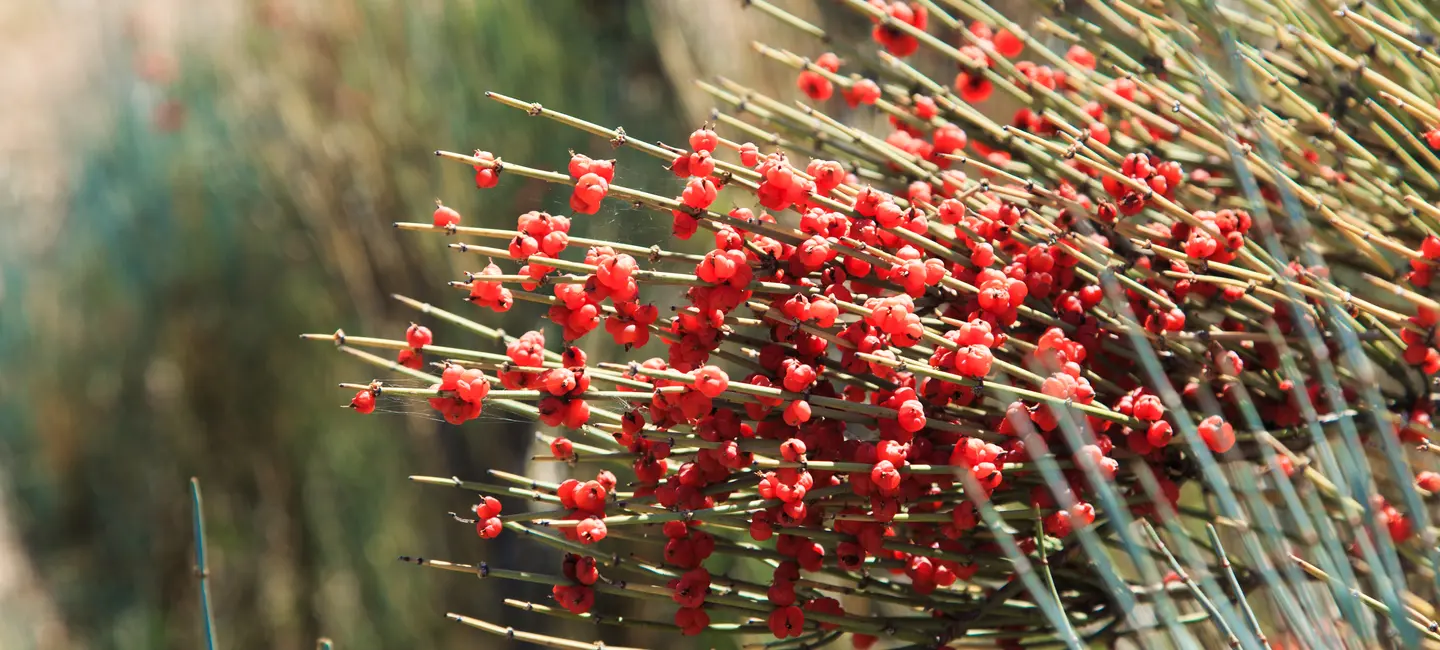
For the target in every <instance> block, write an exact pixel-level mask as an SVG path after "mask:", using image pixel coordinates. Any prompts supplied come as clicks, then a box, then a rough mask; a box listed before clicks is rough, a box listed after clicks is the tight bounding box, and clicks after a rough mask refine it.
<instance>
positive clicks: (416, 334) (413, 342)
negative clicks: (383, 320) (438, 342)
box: [405, 323, 434, 348]
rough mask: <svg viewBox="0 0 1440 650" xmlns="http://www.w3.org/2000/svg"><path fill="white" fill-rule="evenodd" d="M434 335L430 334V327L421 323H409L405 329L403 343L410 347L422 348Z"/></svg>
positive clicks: (428, 343)
mask: <svg viewBox="0 0 1440 650" xmlns="http://www.w3.org/2000/svg"><path fill="white" fill-rule="evenodd" d="M433 340H434V337H433V336H432V335H431V334H430V328H428V327H425V326H423V325H416V324H414V323H411V324H410V327H409V328H408V329H406V330H405V343H406V344H408V345H409V346H410V347H412V348H423V347H425V346H427V345H430V342H431V341H433Z"/></svg>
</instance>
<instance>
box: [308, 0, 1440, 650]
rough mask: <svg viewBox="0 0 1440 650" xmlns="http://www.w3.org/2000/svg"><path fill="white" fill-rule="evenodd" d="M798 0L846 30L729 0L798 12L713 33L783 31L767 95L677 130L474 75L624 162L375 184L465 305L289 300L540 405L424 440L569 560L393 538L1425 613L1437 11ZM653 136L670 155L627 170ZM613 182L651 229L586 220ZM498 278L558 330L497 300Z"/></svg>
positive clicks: (611, 198) (998, 642)
mask: <svg viewBox="0 0 1440 650" xmlns="http://www.w3.org/2000/svg"><path fill="white" fill-rule="evenodd" d="M827 6H831V7H832V10H833V11H834V12H835V16H834V17H833V21H832V22H834V23H835V24H836V25H845V24H846V22H847V21H852V22H853V23H854V24H856V25H860V24H864V21H869V23H870V24H871V25H870V29H869V32H868V35H869V37H868V38H863V39H858V40H854V41H852V42H846V41H845V39H842V38H840V37H839V35H838V34H830V33H827V32H826V31H825V30H824V29H822V28H821V27H819V26H816V25H814V24H811V23H808V22H806V21H803V20H801V19H799V18H797V17H795V16H793V15H791V14H788V13H786V12H784V11H783V10H781V9H779V8H777V7H775V6H773V5H770V4H768V3H766V2H763V1H761V0H752V1H751V2H749V3H748V7H749V9H750V11H751V12H752V13H753V14H754V17H755V19H763V20H778V21H782V22H783V23H785V24H787V25H789V26H791V27H793V28H794V29H795V30H797V31H798V32H799V33H801V34H805V35H808V37H813V40H809V41H808V42H809V43H810V44H811V47H810V48H809V50H808V51H805V52H801V53H797V52H791V51H786V50H782V49H777V48H773V47H769V46H766V45H763V44H755V45H754V47H753V50H754V51H753V52H746V53H743V54H742V53H739V52H734V53H711V55H712V56H732V55H733V56H741V55H746V56H759V57H763V58H764V59H766V60H768V61H769V62H770V63H771V64H773V65H777V66H785V67H788V68H791V69H793V71H794V74H795V75H796V82H797V83H796V86H797V88H796V90H795V91H794V95H793V96H767V95H765V94H762V93H760V92H757V91H755V90H753V89H750V88H747V87H745V86H743V85H741V84H739V83H736V82H734V81H731V80H723V79H722V80H715V81H714V82H713V83H711V82H707V81H699V82H698V83H700V84H701V86H702V87H703V88H704V89H705V90H706V91H707V92H709V93H710V94H711V95H713V96H714V98H715V100H716V102H717V104H718V106H719V108H718V109H717V110H716V112H715V114H714V116H713V118H712V122H711V123H708V124H706V125H704V126H702V127H701V128H699V129H697V130H696V131H694V133H692V134H690V136H689V139H688V142H686V143H685V146H672V145H669V144H663V143H662V142H661V141H658V140H657V141H650V140H645V139H643V138H644V137H646V136H650V135H652V134H641V133H634V134H632V133H627V132H625V131H624V130H623V129H620V128H614V129H612V128H608V127H605V126H600V125H596V124H592V123H590V122H587V121H584V120H583V119H581V118H580V117H573V116H571V115H568V114H565V113H561V112H558V111H556V110H553V109H552V108H550V107H544V106H540V105H538V104H532V103H529V102H526V101H524V100H520V99H513V98H510V97H507V96H504V95H501V94H494V93H492V94H490V95H489V97H490V98H491V99H493V100H495V101H497V102H500V103H502V104H504V105H506V106H510V107H513V108H514V109H516V110H519V111H527V112H528V113H529V114H530V115H532V116H535V117H536V118H539V119H537V120H536V124H537V125H545V124H548V125H549V126H551V127H556V128H574V129H580V130H582V131H585V132H587V133H590V134H593V135H594V136H595V137H596V138H599V139H603V140H608V141H609V143H610V144H611V145H613V147H614V148H615V150H616V157H617V160H603V159H592V158H589V157H587V156H584V155H579V154H575V155H573V156H572V157H571V159H570V162H569V165H568V169H561V170H547V169H540V168H537V167H533V166H527V165H526V164H525V161H519V160H509V159H505V158H503V156H502V154H503V152H489V151H483V150H481V151H475V152H474V153H473V155H468V154H460V153H450V152H445V151H441V152H437V155H438V156H440V157H441V158H442V159H443V160H445V161H451V162H454V163H458V164H463V165H468V166H471V167H473V169H474V173H475V184H476V186H477V187H478V188H479V189H478V192H479V194H478V198H477V199H474V200H475V201H478V202H480V203H481V205H483V201H484V197H485V193H484V191H485V188H489V187H493V186H495V185H497V184H499V183H506V182H514V181H515V177H524V178H526V179H538V180H541V181H546V182H549V183H553V184H554V191H555V192H556V193H557V194H559V195H562V196H563V195H564V194H565V193H568V196H569V208H570V210H569V211H568V213H565V214H548V213H543V212H529V213H526V214H522V215H519V216H518V219H517V221H516V227H515V228H514V229H489V228H480V227H472V226H468V225H466V219H465V218H463V217H462V216H461V214H460V213H459V212H457V211H455V210H453V209H452V208H450V207H446V206H443V205H442V206H440V207H439V208H438V209H436V211H435V213H434V216H433V222H430V223H397V224H396V227H397V228H398V229H400V230H403V231H406V232H405V235H404V236H411V235H414V236H421V235H428V236H437V237H446V238H450V239H452V240H453V241H454V243H452V244H451V248H452V249H454V251H455V252H456V253H457V254H459V255H462V256H464V259H466V260H469V261H473V262H472V265H473V267H474V268H477V269H478V271H476V272H473V273H469V274H467V275H466V277H465V278H464V279H463V280H456V281H454V282H452V283H451V287H452V288H453V289H454V290H455V292H456V298H455V303H456V304H455V305H454V306H449V305H440V306H437V305H429V304H423V303H420V302H417V301H414V300H411V299H408V298H400V300H402V301H403V302H405V304H407V305H410V306H412V307H414V308H416V309H417V311H418V314H419V315H417V317H416V318H417V320H419V321H425V320H432V321H446V322H448V323H449V324H451V325H453V326H458V329H460V330H464V331H466V332H468V333H469V334H473V336H466V337H465V338H460V339H457V340H447V341H436V340H434V336H433V335H432V334H431V331H430V330H429V329H428V328H427V327H426V326H425V325H423V323H422V324H417V325H413V326H411V327H410V329H409V330H407V331H406V332H405V335H404V336H403V337H398V338H368V337H366V338H362V337H360V336H351V335H347V334H345V333H343V332H336V333H335V334H333V335H329V334H326V335H307V337H309V338H314V339H322V340H327V341H333V342H334V343H335V344H336V345H338V346H339V348H340V349H341V350H343V351H345V352H348V353H350V354H352V355H354V356H355V357H357V358H359V359H360V360H363V361H365V362H369V363H371V364H374V365H376V366H379V367H381V368H383V369H386V370H387V371H388V372H390V373H391V379H390V380H384V379H381V380H375V381H370V382H363V383H347V384H342V385H343V386H344V387H346V388H349V389H351V390H358V392H357V393H355V395H354V398H353V401H352V402H351V406H352V407H353V408H354V409H355V410H356V411H358V412H361V413H370V412H372V411H374V410H375V409H376V408H377V406H380V407H382V408H383V406H384V405H385V403H386V402H387V400H389V401H397V402H404V401H409V402H416V401H419V400H422V399H424V400H428V402H429V405H430V406H431V407H433V408H434V409H435V410H436V411H438V412H439V414H440V415H442V416H443V417H444V419H446V420H448V421H449V422H451V423H453V424H457V425H458V424H463V423H465V422H467V421H471V420H474V419H476V418H477V417H479V416H480V415H481V414H482V412H487V411H503V412H506V413H509V414H515V415H520V416H526V417H532V418H535V419H537V420H539V421H540V422H542V423H544V424H545V425H546V426H547V427H548V428H546V429H544V431H547V432H555V433H560V434H563V435H559V436H552V435H548V434H543V433H542V434H541V436H542V439H544V440H546V441H548V442H549V448H550V455H549V456H547V457H546V458H545V459H547V460H563V461H567V462H568V463H569V467H570V468H571V471H572V475H573V476H574V478H572V479H570V480H566V481H564V482H563V483H559V484H554V483H549V482H545V481H540V480H533V479H530V478H527V477H523V476H516V475H511V474H507V473H503V472H498V471H496V472H492V473H491V476H490V477H489V478H488V479H486V480H473V479H475V478H477V477H469V478H468V479H462V478H453V479H452V478H433V477H422V476H417V477H414V478H415V480H416V481H417V482H420V483H425V484H431V485H437V486H444V487H449V488H454V489H459V490H467V491H472V492H474V493H477V494H478V495H479V497H478V501H479V503H478V504H477V505H476V506H475V508H474V512H473V515H470V516H469V519H471V520H473V523H474V524H475V526H476V530H477V532H478V535H479V537H481V538H485V539H489V538H493V537H496V536H498V535H514V534H518V535H523V536H525V537H526V538H527V539H528V540H530V542H531V543H533V544H535V545H537V546H538V547H544V548H548V549H550V550H552V551H553V552H554V558H555V559H554V566H555V568H554V570H553V572H550V573H548V574H535V573H528V572H519V571H516V570H513V569H507V568H506V567H500V566H489V565H486V564H483V563H481V564H474V565H472V564H461V563H453V562H448V561H440V560H434V559H424V560H413V561H414V562H417V563H419V564H422V565H425V566H429V567H434V568H439V569H445V570H449V571H457V572H463V573H471V574H477V575H478V576H479V577H481V578H484V579H486V580H492V581H497V580H498V581H504V580H523V581H529V582H538V583H541V584H544V585H549V586H551V587H553V589H552V594H553V599H551V600H550V601H547V602H521V601H518V600H510V601H507V604H510V605H512V606H515V607H518V608H523V609H526V610H529V611H532V612H540V613H544V614H549V615H553V616H557V617H562V618H567V619H574V618H581V619H586V620H590V621H592V622H594V623H597V624H602V625H603V624H622V625H629V626H637V625H638V626H646V627H652V628H660V629H664V630H670V631H673V633H674V634H676V635H696V634H701V633H709V634H711V635H730V634H733V635H744V636H742V638H741V641H740V642H741V643H744V644H752V645H754V646H755V647H762V646H763V647H774V648H811V647H819V646H822V645H825V644H828V643H831V642H841V643H848V644H852V645H853V646H854V647H857V648H866V647H871V646H872V645H874V644H877V643H879V644H883V646H884V647H896V646H913V647H942V646H951V647H992V646H998V647H1007V648H1013V647H1042V646H1045V647H1049V646H1068V647H1084V646H1089V645H1094V644H1113V643H1116V642H1118V641H1120V640H1126V639H1128V640H1131V641H1133V642H1135V643H1138V644H1141V645H1142V646H1145V647H1150V646H1158V647H1170V646H1174V647H1199V646H1205V647H1211V646H1216V647H1218V646H1230V647H1243V648H1264V647H1280V646H1283V647H1338V646H1352V647H1367V646H1375V645H1400V646H1421V645H1425V644H1434V643H1437V642H1440V627H1437V623H1436V622H1435V618H1436V613H1435V608H1434V605H1433V604H1432V603H1433V602H1435V597H1436V594H1437V588H1440V574H1437V562H1440V553H1437V548H1436V543H1437V542H1436V529H1435V528H1434V526H1433V523H1432V521H1431V519H1432V518H1431V512H1430V509H1429V504H1428V502H1427V500H1428V499H1429V498H1431V496H1432V494H1433V493H1434V492H1435V491H1436V490H1440V474H1436V473H1434V472H1431V471H1426V470H1425V468H1426V467H1431V466H1434V465H1436V464H1437V463H1436V461H1437V459H1436V458H1435V457H1434V455H1435V454H1436V453H1437V452H1436V449H1435V448H1434V447H1432V446H1431V445H1430V442H1429V437H1430V436H1431V435H1432V433H1433V429H1432V428H1431V411H1432V403H1431V396H1430V390H1431V381H1432V377H1433V376H1434V375H1435V373H1436V372H1437V371H1440V350H1437V348H1436V342H1437V339H1436V323H1437V318H1440V302H1437V300H1436V299H1435V298H1433V297H1432V296H1433V295H1434V292H1433V291H1432V289H1431V279H1432V275H1433V273H1434V265H1435V262H1436V260H1440V236H1437V235H1436V229H1437V228H1440V208H1437V207H1436V201H1437V200H1440V182H1437V180H1436V178H1437V174H1440V158H1437V156H1436V154H1435V152H1434V150H1433V149H1434V147H1440V109H1437V103H1436V100H1437V98H1440V76H1437V72H1440V56H1437V55H1436V54H1435V53H1434V52H1432V51H1431V49H1429V48H1431V47H1432V46H1433V45H1434V43H1435V35H1436V34H1437V33H1440V21H1437V17H1436V16H1435V15H1432V14H1431V13H1430V12H1429V9H1428V8H1426V7H1422V6H1420V4H1419V3H1417V2H1414V1H1413V0H1388V1H1386V2H1380V3H1365V4H1363V5H1362V6H1358V7H1354V8H1344V7H1338V6H1332V5H1330V4H1327V3H1323V2H1318V1H1317V2H1306V1H1305V0H1280V1H1279V2H1274V3H1269V2H1258V1H1249V0H1247V2H1245V3H1243V4H1241V5H1236V6H1233V7H1218V6H1215V5H1214V4H1213V3H1210V2H1200V1H1190V0H1184V1H1180V2H1170V3H1167V2H1150V3H1140V4H1132V3H1130V2H1126V1H1123V0H1105V1H1096V2H1090V3H1088V4H1087V5H1086V6H1085V8H1084V11H1080V12H1077V11H1075V10H1074V9H1073V8H1071V9H1066V8H1064V7H1061V6H1058V5H1057V6H1053V7H1048V6H1047V7H1041V9H1043V10H1044V11H1045V15H1047V16H1049V17H1044V18H1039V19H1038V20H1036V21H1033V22H1030V23H1027V24H1024V25H1022V24H1018V23H1016V22H1013V21H1011V20H1010V19H1007V18H1006V17H1005V16H1002V15H1000V14H998V13H997V12H995V11H994V10H992V9H991V8H990V7H989V6H988V5H987V4H986V3H984V2H982V1H981V0H946V1H944V2H939V1H929V0H922V1H919V2H885V1H883V0H871V1H870V2H865V1H862V0H842V1H838V2H835V3H833V5H827ZM1080 16H1085V17H1084V18H1082V17H1080ZM1002 111H1004V112H1005V113H1006V114H1007V115H1008V114H1010V113H1011V112H1012V111H1013V119H1008V120H1007V119H1005V118H1000V119H999V120H998V121H997V120H996V119H994V116H997V115H999V114H1000V113H1001V112H1002ZM842 118H843V119H842ZM858 124H868V125H871V127H873V125H886V126H885V127H884V128H879V129H877V128H871V127H866V128H862V127H861V126H855V125H858ZM677 141H678V139H677ZM641 165H658V166H664V167H666V168H668V169H669V170H671V171H673V172H674V175H675V176H676V177H677V178H676V180H675V181H673V182H672V183H668V184H666V185H665V186H663V187H649V188H644V189H642V188H638V187H628V186H625V185H622V184H621V183H620V182H619V181H618V180H617V176H616V170H617V169H621V170H623V169H624V168H625V167H627V166H641ZM471 201H472V199H471V198H470V197H466V198H465V199H464V203H467V204H468V203H470V202H471ZM452 202H453V203H457V204H458V203H460V201H459V200H455V201H452ZM722 206H723V207H722ZM617 208H618V209H619V211H617ZM481 209H482V210H489V209H488V208H483V207H482V208H481ZM490 211H493V210H490ZM602 212H604V213H606V214H607V215H609V216H608V217H607V218H617V219H620V220H624V221H629V220H639V219H651V218H653V219H662V220H668V223H669V224H670V225H671V226H672V228H673V233H674V238H675V240H676V242H675V243H674V244H673V245H662V246H653V247H651V246H643V245H636V244H635V243H634V242H626V241H613V242H612V241H598V240H591V239H584V238H581V237H578V236H575V237H572V236H570V235H569V231H570V226H571V224H572V223H575V222H576V221H578V220H584V219H594V218H600V217H594V216H592V215H596V214H597V213H602ZM682 242H683V243H682ZM677 296H679V297H680V298H678V300H677V299H676V297H677ZM462 300H463V301H467V302H469V303H471V304H470V305H461V304H459V303H460V302H461V301H462ZM516 301H527V302H534V303H540V304H542V305H546V306H548V316H549V319H550V320H551V321H553V323H554V325H555V326H556V327H555V328H553V329H552V330H551V333H550V334H549V335H548V336H547V335H546V334H544V333H542V332H541V331H533V332H528V333H525V334H523V335H521V336H518V337H513V336H510V335H507V334H505V333H504V332H502V331H500V330H498V329H495V328H492V327H489V326H487V325H485V324H484V323H485V322H486V318H487V314H489V313H492V312H504V311H507V310H509V309H511V307H512V306H513V305H514V304H515V303H516ZM657 301H658V302H657ZM677 302H678V303H679V304H676V303H677ZM672 305H674V306H673V307H672ZM432 324H433V323H432ZM557 333H558V336H557ZM590 337H599V338H603V339H606V340H611V341H613V342H614V343H615V344H616V346H617V347H616V348H615V349H621V348H623V349H624V350H626V351H628V353H627V354H625V355H624V356H623V357H621V358H613V359H603V360H602V359H598V358H589V357H588V356H587V354H586V353H585V352H584V351H583V350H582V348H581V347H580V345H583V344H584V343H585V339H587V338H590ZM557 339H558V340H557ZM367 349H368V350H373V351H367ZM592 349H593V348H592ZM397 355H398V356H397ZM595 356H599V355H595ZM617 405H623V406H619V407H617ZM511 442H512V441H505V443H504V444H511ZM514 444H522V443H521V442H519V441H514ZM526 502H529V503H528V504H527V503H526ZM526 506H529V507H528V508H527V507H526ZM477 543H483V542H477ZM721 566H723V567H725V570H723V571H722V570H720V569H719V568H717V567H721ZM757 576H758V577H757ZM628 599H638V600H641V601H647V602H651V603H654V604H655V606H653V607H648V608H642V610H641V611H643V612H645V613H647V614H650V616H643V618H644V620H637V619H635V618H633V617H627V618H623V619H622V618H620V617H618V616H616V615H615V614H613V613H610V612H611V611H613V610H618V609H620V607H618V606H617V605H616V603H619V602H620V601H625V600H628ZM612 608H613V609H612ZM661 612H663V615H662V614H661ZM451 616H452V617H453V618H454V619H456V620H458V621H461V622H463V623H466V624H468V625H471V626H474V627H476V628H479V629H482V630H485V631H488V632H492V633H495V634H501V635H509V636H511V637H513V638H516V639H521V640H525V641H529V642H533V643H538V644H541V645H548V646H553V647H560V648H590V647H595V648H599V647H601V646H602V644H600V643H598V642H594V643H592V642H588V641H583V642H582V641H574V640H569V639H564V638H558V637H552V636H547V635H544V634H540V633H536V632H533V631H523V630H517V629H514V628H513V627H511V626H509V625H506V624H503V623H493V622H485V621H481V620H477V619H473V618H469V617H465V616H462V615H459V614H452V615H451Z"/></svg>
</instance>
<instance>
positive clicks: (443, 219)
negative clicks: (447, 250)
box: [435, 205, 460, 228]
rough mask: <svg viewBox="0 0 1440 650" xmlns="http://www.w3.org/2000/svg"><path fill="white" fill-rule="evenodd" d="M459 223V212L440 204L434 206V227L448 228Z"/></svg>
mask: <svg viewBox="0 0 1440 650" xmlns="http://www.w3.org/2000/svg"><path fill="white" fill-rule="evenodd" d="M458 225H460V213H459V212H456V211H455V210H453V209H451V208H450V207H449V206H444V205H440V206H437V207H436V208H435V227H436V228H449V227H450V226H458Z"/></svg>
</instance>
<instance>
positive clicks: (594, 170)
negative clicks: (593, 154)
mask: <svg viewBox="0 0 1440 650" xmlns="http://www.w3.org/2000/svg"><path fill="white" fill-rule="evenodd" d="M570 178H573V179H575V190H574V191H573V192H571V194H570V209H571V210H574V211H576V212H579V213H580V214H595V213H596V212H599V211H600V204H601V202H603V201H604V200H605V196H606V195H607V194H609V193H610V183H611V182H612V181H614V180H615V161H613V160H591V159H590V158H589V157H588V156H585V155H583V154H575V155H574V156H572V157H571V158H570Z"/></svg>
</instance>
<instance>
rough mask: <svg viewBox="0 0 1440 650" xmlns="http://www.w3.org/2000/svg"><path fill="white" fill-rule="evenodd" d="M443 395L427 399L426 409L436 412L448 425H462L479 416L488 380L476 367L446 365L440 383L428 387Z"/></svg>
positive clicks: (488, 389)
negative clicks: (427, 407)
mask: <svg viewBox="0 0 1440 650" xmlns="http://www.w3.org/2000/svg"><path fill="white" fill-rule="evenodd" d="M431 388H432V389H434V390H439V391H444V392H445V393H447V395H442V396H440V397H432V398H430V406H431V407H432V408H434V409H435V410H437V411H439V412H440V414H441V415H442V416H444V417H445V421H446V422H449V423H450V424H464V423H465V421H466V420H473V419H475V418H478V417H480V410H481V406H482V403H483V402H484V401H485V396H487V395H489V394H490V379H489V378H488V377H486V376H485V371H483V370H481V369H479V368H462V367H460V366H458V365H455V364H453V363H451V364H446V366H445V369H444V370H443V371H441V373H440V383H438V384H435V385H433V386H431Z"/></svg>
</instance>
